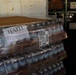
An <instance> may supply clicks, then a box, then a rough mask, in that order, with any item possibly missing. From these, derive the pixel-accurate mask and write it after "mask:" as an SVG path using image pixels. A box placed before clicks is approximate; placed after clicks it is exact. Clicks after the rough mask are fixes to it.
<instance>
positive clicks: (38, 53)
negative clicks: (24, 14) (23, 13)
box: [0, 18, 64, 75]
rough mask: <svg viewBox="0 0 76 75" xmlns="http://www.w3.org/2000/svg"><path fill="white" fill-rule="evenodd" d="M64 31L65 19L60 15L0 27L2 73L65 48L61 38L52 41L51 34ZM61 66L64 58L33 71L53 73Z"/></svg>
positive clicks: (42, 73)
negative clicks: (63, 20) (59, 16)
mask: <svg viewBox="0 0 76 75" xmlns="http://www.w3.org/2000/svg"><path fill="white" fill-rule="evenodd" d="M23 19H24V18H23ZM26 19H29V18H26ZM26 19H24V20H26ZM63 32H64V29H63V22H61V21H60V20H58V19H57V20H50V19H48V20H42V21H38V20H37V21H36V22H30V23H29V22H28V23H21V24H15V25H9V26H2V27H0V56H1V58H0V75H8V74H11V73H13V72H15V71H18V70H19V69H20V68H23V67H25V68H27V67H30V66H31V65H34V64H36V63H38V62H42V61H44V60H47V59H49V58H52V57H54V56H56V55H58V54H59V53H61V52H64V45H63V42H62V41H57V42H51V41H52V38H53V37H52V36H54V35H57V34H60V33H61V34H62V33H63ZM3 55H4V56H3ZM62 68H63V63H62V61H61V62H58V63H55V64H53V65H50V66H48V67H46V66H44V67H43V68H41V69H40V70H38V71H37V72H34V73H30V75H52V74H53V73H56V72H57V71H59V70H61V69H62ZM14 75H19V74H14Z"/></svg>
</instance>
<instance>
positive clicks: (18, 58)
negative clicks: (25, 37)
mask: <svg viewBox="0 0 76 75" xmlns="http://www.w3.org/2000/svg"><path fill="white" fill-rule="evenodd" d="M63 51H64V46H63V43H62V42H57V43H53V44H50V45H49V46H47V47H43V48H41V49H36V50H25V51H24V52H23V53H19V54H16V55H13V56H10V57H4V58H1V59H0V75H6V74H9V73H11V72H14V71H16V70H18V69H19V68H21V67H28V66H30V65H32V64H35V63H37V62H40V61H43V60H46V59H49V58H51V57H53V56H54V55H57V54H59V53H61V52H63ZM61 64H62V63H61V62H60V63H59V65H60V66H61ZM60 66H55V67H57V69H58V68H59V67H60ZM53 71H54V69H53ZM49 72H50V71H49ZM46 73H47V71H46ZM34 75H35V74H34ZM43 75H47V74H43Z"/></svg>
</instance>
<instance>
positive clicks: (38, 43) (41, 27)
mask: <svg viewBox="0 0 76 75" xmlns="http://www.w3.org/2000/svg"><path fill="white" fill-rule="evenodd" d="M13 28H15V29H16V30H15V29H14V32H15V31H17V30H20V31H21V30H22V29H24V28H25V29H26V30H27V32H28V33H26V32H23V34H18V35H17V34H16V35H14V36H10V35H9V36H8V37H5V30H8V34H9V33H11V34H12V32H13V31H12V30H11V29H13ZM17 28H18V29H17ZM9 29H10V30H9ZM61 32H64V29H63V23H62V22H60V21H58V20H56V21H50V20H47V21H42V22H35V23H28V24H23V25H21V26H20V25H19V26H18V25H17V26H10V27H2V28H0V55H4V54H7V53H13V52H19V51H24V49H26V50H27V49H28V50H31V49H37V48H41V47H43V46H46V45H48V44H50V43H51V39H50V38H51V36H52V35H56V34H59V33H61ZM28 35H29V36H28ZM26 36H28V37H26ZM16 37H17V38H16ZM8 38H10V39H8ZM11 38H12V39H11ZM18 39H19V40H18ZM7 40H8V41H7ZM9 40H10V41H9ZM11 40H14V41H11ZM44 41H45V42H44Z"/></svg>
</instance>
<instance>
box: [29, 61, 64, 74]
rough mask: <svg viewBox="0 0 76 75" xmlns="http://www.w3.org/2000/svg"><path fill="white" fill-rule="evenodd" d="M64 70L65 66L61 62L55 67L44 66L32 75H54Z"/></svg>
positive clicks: (54, 65)
mask: <svg viewBox="0 0 76 75" xmlns="http://www.w3.org/2000/svg"><path fill="white" fill-rule="evenodd" d="M62 69H64V65H63V62H62V61H60V62H58V63H55V64H53V65H49V66H47V67H46V66H43V67H41V68H40V70H39V71H36V72H33V73H31V74H30V75H53V74H56V73H58V72H59V71H61V70H62Z"/></svg>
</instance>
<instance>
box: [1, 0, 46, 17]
mask: <svg viewBox="0 0 76 75" xmlns="http://www.w3.org/2000/svg"><path fill="white" fill-rule="evenodd" d="M46 12H47V0H0V17H6V16H27V17H38V18H46V17H47V13H46Z"/></svg>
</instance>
